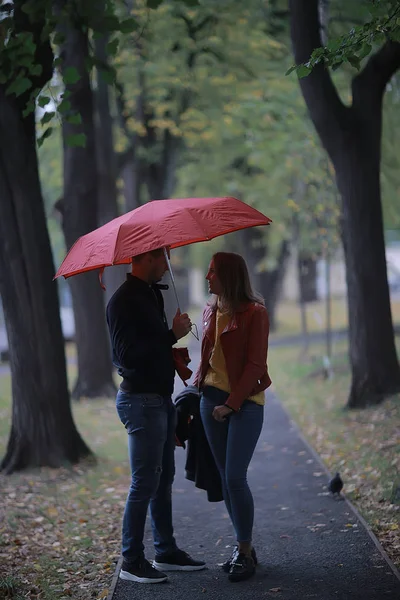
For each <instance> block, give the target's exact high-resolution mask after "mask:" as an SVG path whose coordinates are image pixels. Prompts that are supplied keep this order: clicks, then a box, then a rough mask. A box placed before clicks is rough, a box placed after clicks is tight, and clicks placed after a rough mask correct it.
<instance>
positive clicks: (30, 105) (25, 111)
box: [22, 100, 35, 119]
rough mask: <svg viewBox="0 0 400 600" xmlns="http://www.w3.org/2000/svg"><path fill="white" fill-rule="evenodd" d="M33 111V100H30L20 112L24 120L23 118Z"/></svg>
mask: <svg viewBox="0 0 400 600" xmlns="http://www.w3.org/2000/svg"><path fill="white" fill-rule="evenodd" d="M34 110H35V102H34V101H33V100H30V101H29V102H28V104H27V105H26V108H25V110H24V111H23V112H22V116H23V118H24V119H25V117H27V116H28V115H30V114H31V113H33V112H34Z"/></svg>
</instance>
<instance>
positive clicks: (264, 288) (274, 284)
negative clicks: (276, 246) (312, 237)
mask: <svg viewBox="0 0 400 600" xmlns="http://www.w3.org/2000/svg"><path fill="white" fill-rule="evenodd" d="M289 257H290V245H289V242H288V240H282V242H281V247H280V250H279V255H278V261H277V265H276V268H275V269H272V270H270V271H263V272H261V273H260V284H261V285H260V292H261V293H262V295H263V296H264V300H265V306H266V307H267V310H268V316H269V327H270V330H271V331H276V327H277V323H276V309H277V307H278V302H279V298H280V296H281V292H282V285H283V280H284V277H285V273H286V267H287V264H288V260H289Z"/></svg>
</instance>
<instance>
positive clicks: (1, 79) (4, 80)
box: [0, 72, 8, 85]
mask: <svg viewBox="0 0 400 600" xmlns="http://www.w3.org/2000/svg"><path fill="white" fill-rule="evenodd" d="M7 81H8V77H7V75H6V74H5V73H1V72H0V85H3V84H4V83H7Z"/></svg>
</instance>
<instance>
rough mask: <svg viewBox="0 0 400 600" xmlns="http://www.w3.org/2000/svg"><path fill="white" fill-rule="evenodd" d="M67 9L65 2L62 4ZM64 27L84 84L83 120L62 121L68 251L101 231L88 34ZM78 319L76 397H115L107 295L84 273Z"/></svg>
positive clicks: (74, 89) (68, 54) (80, 98)
mask: <svg viewBox="0 0 400 600" xmlns="http://www.w3.org/2000/svg"><path fill="white" fill-rule="evenodd" d="M61 4H62V5H65V2H62V3H61ZM67 19H68V17H66V18H65V21H64V23H63V26H62V31H63V33H64V35H65V42H64V43H63V45H62V52H61V58H62V69H63V70H64V72H65V70H66V69H67V68H69V67H72V68H75V69H76V70H77V71H78V73H79V75H80V79H79V81H77V83H75V84H69V85H68V86H67V91H68V92H69V94H70V95H69V97H68V101H69V102H70V103H71V111H72V112H73V113H78V114H80V115H81V118H82V123H81V124H80V125H74V124H71V123H70V122H68V115H66V117H64V119H63V140H64V197H63V207H62V227H63V232H64V237H65V242H66V247H67V249H70V248H71V246H72V244H73V243H74V242H75V241H76V240H77V239H78V237H80V236H82V235H84V234H86V233H88V232H89V231H92V230H93V229H96V227H97V192H98V188H97V165H96V152H95V131H94V122H93V96H92V90H91V87H90V81H89V75H88V72H87V68H86V61H87V58H88V36H87V31H86V32H85V31H83V30H79V29H78V28H75V27H74V26H73V25H72V24H71V23H72V22H73V20H72V17H70V19H71V21H70V22H68V21H67ZM79 133H84V134H85V136H86V144H85V147H76V146H71V145H69V143H68V138H69V136H71V135H76V134H79ZM69 283H70V286H71V294H72V302H73V307H74V316H75V331H76V345H77V355H78V380H77V382H76V384H75V388H74V391H73V397H74V398H76V399H79V398H82V397H99V396H112V395H114V393H115V384H114V382H113V377H112V363H111V350H110V344H109V339H108V333H107V330H106V320H105V310H104V298H103V291H102V289H101V287H100V285H99V281H98V276H97V274H96V273H92V272H91V273H84V274H81V275H79V276H76V277H71V278H70V279H69Z"/></svg>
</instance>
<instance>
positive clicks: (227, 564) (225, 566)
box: [221, 546, 258, 573]
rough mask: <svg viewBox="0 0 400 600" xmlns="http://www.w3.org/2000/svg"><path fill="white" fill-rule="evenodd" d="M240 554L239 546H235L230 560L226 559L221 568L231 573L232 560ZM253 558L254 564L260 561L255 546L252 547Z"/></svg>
mask: <svg viewBox="0 0 400 600" xmlns="http://www.w3.org/2000/svg"><path fill="white" fill-rule="evenodd" d="M238 554H239V548H238V547H237V546H234V548H233V550H232V554H231V556H230V558H228V560H227V561H225V562H224V563H222V565H221V569H222V570H223V571H224V573H229V571H230V570H231V566H232V562H233V560H234V559H235V557H236V556H237V555H238ZM251 558H252V559H253V561H254V564H255V565H257V563H258V560H257V554H256V551H255V550H254V548H252V549H251Z"/></svg>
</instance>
